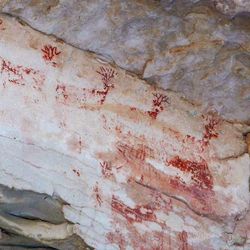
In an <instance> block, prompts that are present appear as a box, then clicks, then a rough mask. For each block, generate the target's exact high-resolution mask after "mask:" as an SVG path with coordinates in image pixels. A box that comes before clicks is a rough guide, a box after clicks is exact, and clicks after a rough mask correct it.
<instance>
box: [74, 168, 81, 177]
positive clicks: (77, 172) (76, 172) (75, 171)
mask: <svg viewBox="0 0 250 250" xmlns="http://www.w3.org/2000/svg"><path fill="white" fill-rule="evenodd" d="M72 171H73V172H74V173H75V174H76V175H77V176H78V177H80V176H81V175H80V172H79V171H78V170H76V169H73V170H72Z"/></svg>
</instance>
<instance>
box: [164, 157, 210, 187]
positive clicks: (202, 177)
mask: <svg viewBox="0 0 250 250" xmlns="http://www.w3.org/2000/svg"><path fill="white" fill-rule="evenodd" d="M167 163H168V164H170V165H172V166H173V167H175V168H178V169H180V170H181V171H183V172H186V173H191V174H192V177H191V179H192V180H193V181H194V182H195V184H196V185H197V186H198V187H199V188H202V189H203V188H207V189H212V188H213V177H212V175H211V173H210V171H209V168H208V165H207V163H206V161H205V160H203V159H202V160H201V161H200V162H195V161H189V160H184V159H181V158H180V157H179V156H175V157H174V158H172V159H171V160H170V161H167Z"/></svg>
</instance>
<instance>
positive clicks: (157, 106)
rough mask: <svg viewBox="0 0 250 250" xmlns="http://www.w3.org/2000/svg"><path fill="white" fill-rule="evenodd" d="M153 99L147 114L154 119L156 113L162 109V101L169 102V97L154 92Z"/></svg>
mask: <svg viewBox="0 0 250 250" xmlns="http://www.w3.org/2000/svg"><path fill="white" fill-rule="evenodd" d="M153 96H154V99H153V105H152V110H151V111H148V114H149V115H150V116H151V117H152V118H153V119H156V118H157V115H158V114H159V113H160V112H161V111H163V110H164V103H168V104H170V102H169V98H168V97H167V96H166V95H163V94H160V93H154V94H153Z"/></svg>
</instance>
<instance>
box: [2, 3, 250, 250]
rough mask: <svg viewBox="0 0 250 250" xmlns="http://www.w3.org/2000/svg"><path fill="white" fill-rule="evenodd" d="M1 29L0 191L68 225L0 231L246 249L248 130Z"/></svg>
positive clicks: (99, 244)
mask: <svg viewBox="0 0 250 250" xmlns="http://www.w3.org/2000/svg"><path fill="white" fill-rule="evenodd" d="M55 8H56V7H55ZM1 20H2V22H1V31H0V32H1V36H0V83H1V85H0V94H1V98H0V150H1V155H0V163H1V164H0V170H1V175H0V183H1V184H3V185H6V186H9V187H14V188H16V189H22V190H32V191H34V192H38V193H44V194H47V195H51V196H56V197H58V198H60V199H62V200H63V201H65V203H66V205H63V213H64V216H65V218H66V219H67V220H68V221H69V222H71V223H73V225H72V224H69V223H63V224H58V225H54V224H51V223H46V222H36V223H33V224H32V223H31V222H30V221H29V223H27V220H24V219H22V218H16V219H14V218H13V216H10V215H7V216H5V217H4V216H1V217H0V224H2V225H4V227H5V228H6V229H7V230H8V231H13V232H14V233H20V234H22V235H24V236H26V237H32V238H33V239H35V240H38V241H41V242H48V241H53V240H56V239H58V240H64V239H67V238H68V237H70V236H71V235H72V236H73V235H74V233H76V234H77V235H79V236H80V237H81V238H82V239H84V241H86V243H87V244H88V245H90V246H92V247H94V248H96V249H142V248H144V249H146V250H147V249H148V250H149V249H150V250H151V249H164V250H165V249H168V248H170V249H184V250H187V249H194V250H198V249H223V248H226V249H232V250H235V249H236V247H237V249H241V250H243V249H244V247H249V238H247V237H248V236H247V237H246V238H245V239H242V236H241V234H238V233H237V234H234V229H235V228H237V224H238V222H239V220H240V221H243V220H244V219H245V218H247V217H248V213H247V212H248V210H249V201H250V196H249V185H248V181H249V175H250V169H249V164H250V159H249V155H248V153H247V143H246V141H245V135H246V134H247V133H248V132H250V128H249V127H247V126H246V125H244V124H238V123H233V122H231V123H229V122H227V121H225V120H223V119H222V118H221V117H220V116H218V115H216V114H215V113H211V112H210V113H205V112H204V111H203V110H202V108H201V107H200V106H197V105H195V104H192V103H190V102H188V101H186V100H184V99H183V98H182V97H181V96H180V95H179V94H177V93H174V92H171V91H165V90H162V89H158V88H156V87H153V86H150V85H147V84H146V83H145V82H144V81H143V80H140V79H139V78H138V77H137V76H135V75H131V74H129V73H128V72H127V71H125V70H123V69H121V68H119V67H116V66H114V65H110V64H108V63H106V62H104V61H103V60H100V59H99V58H98V57H97V56H96V55H94V54H91V53H86V52H83V51H80V50H78V49H75V48H73V47H71V46H69V45H67V44H65V43H64V42H62V41H61V40H58V39H56V38H54V37H48V36H45V35H42V34H40V33H38V32H36V31H34V30H32V29H31V28H29V27H28V26H25V25H23V23H19V22H18V21H16V20H15V19H13V18H10V17H7V16H4V15H3V16H1ZM199 46H201V47H202V49H205V47H206V46H205V45H203V43H201V42H199ZM203 46H204V47H203ZM211 46H212V45H211ZM184 49H185V47H184ZM174 51H175V50H174ZM175 52H176V51H175ZM245 58H246V56H245V55H241V54H239V55H238V59H237V60H238V61H239V62H241V63H242V64H244V65H245V64H246V61H245V60H246V59H245ZM39 216H40V215H39ZM247 225H248V223H247ZM242 228H243V229H242V230H243V231H244V232H246V227H245V226H244V227H242ZM57 229H58V230H57ZM59 229H60V230H59ZM232 239H233V241H232ZM237 245H238V246H237Z"/></svg>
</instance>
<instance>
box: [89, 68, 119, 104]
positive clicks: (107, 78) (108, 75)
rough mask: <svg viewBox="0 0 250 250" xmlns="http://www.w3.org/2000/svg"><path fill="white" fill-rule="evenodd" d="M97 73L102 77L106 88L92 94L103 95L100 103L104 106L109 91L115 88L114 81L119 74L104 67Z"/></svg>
mask: <svg viewBox="0 0 250 250" xmlns="http://www.w3.org/2000/svg"><path fill="white" fill-rule="evenodd" d="M96 72H97V73H98V74H99V75H101V79H102V83H103V85H104V86H103V90H93V91H92V92H93V93H97V94H98V95H101V100H100V103H101V104H103V103H104V102H105V100H106V97H107V95H108V93H109V91H110V90H111V89H113V88H114V87H115V86H114V84H113V83H112V81H113V79H114V77H115V75H117V73H116V72H115V71H114V70H113V69H111V68H104V67H100V69H99V70H97V71H96Z"/></svg>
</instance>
